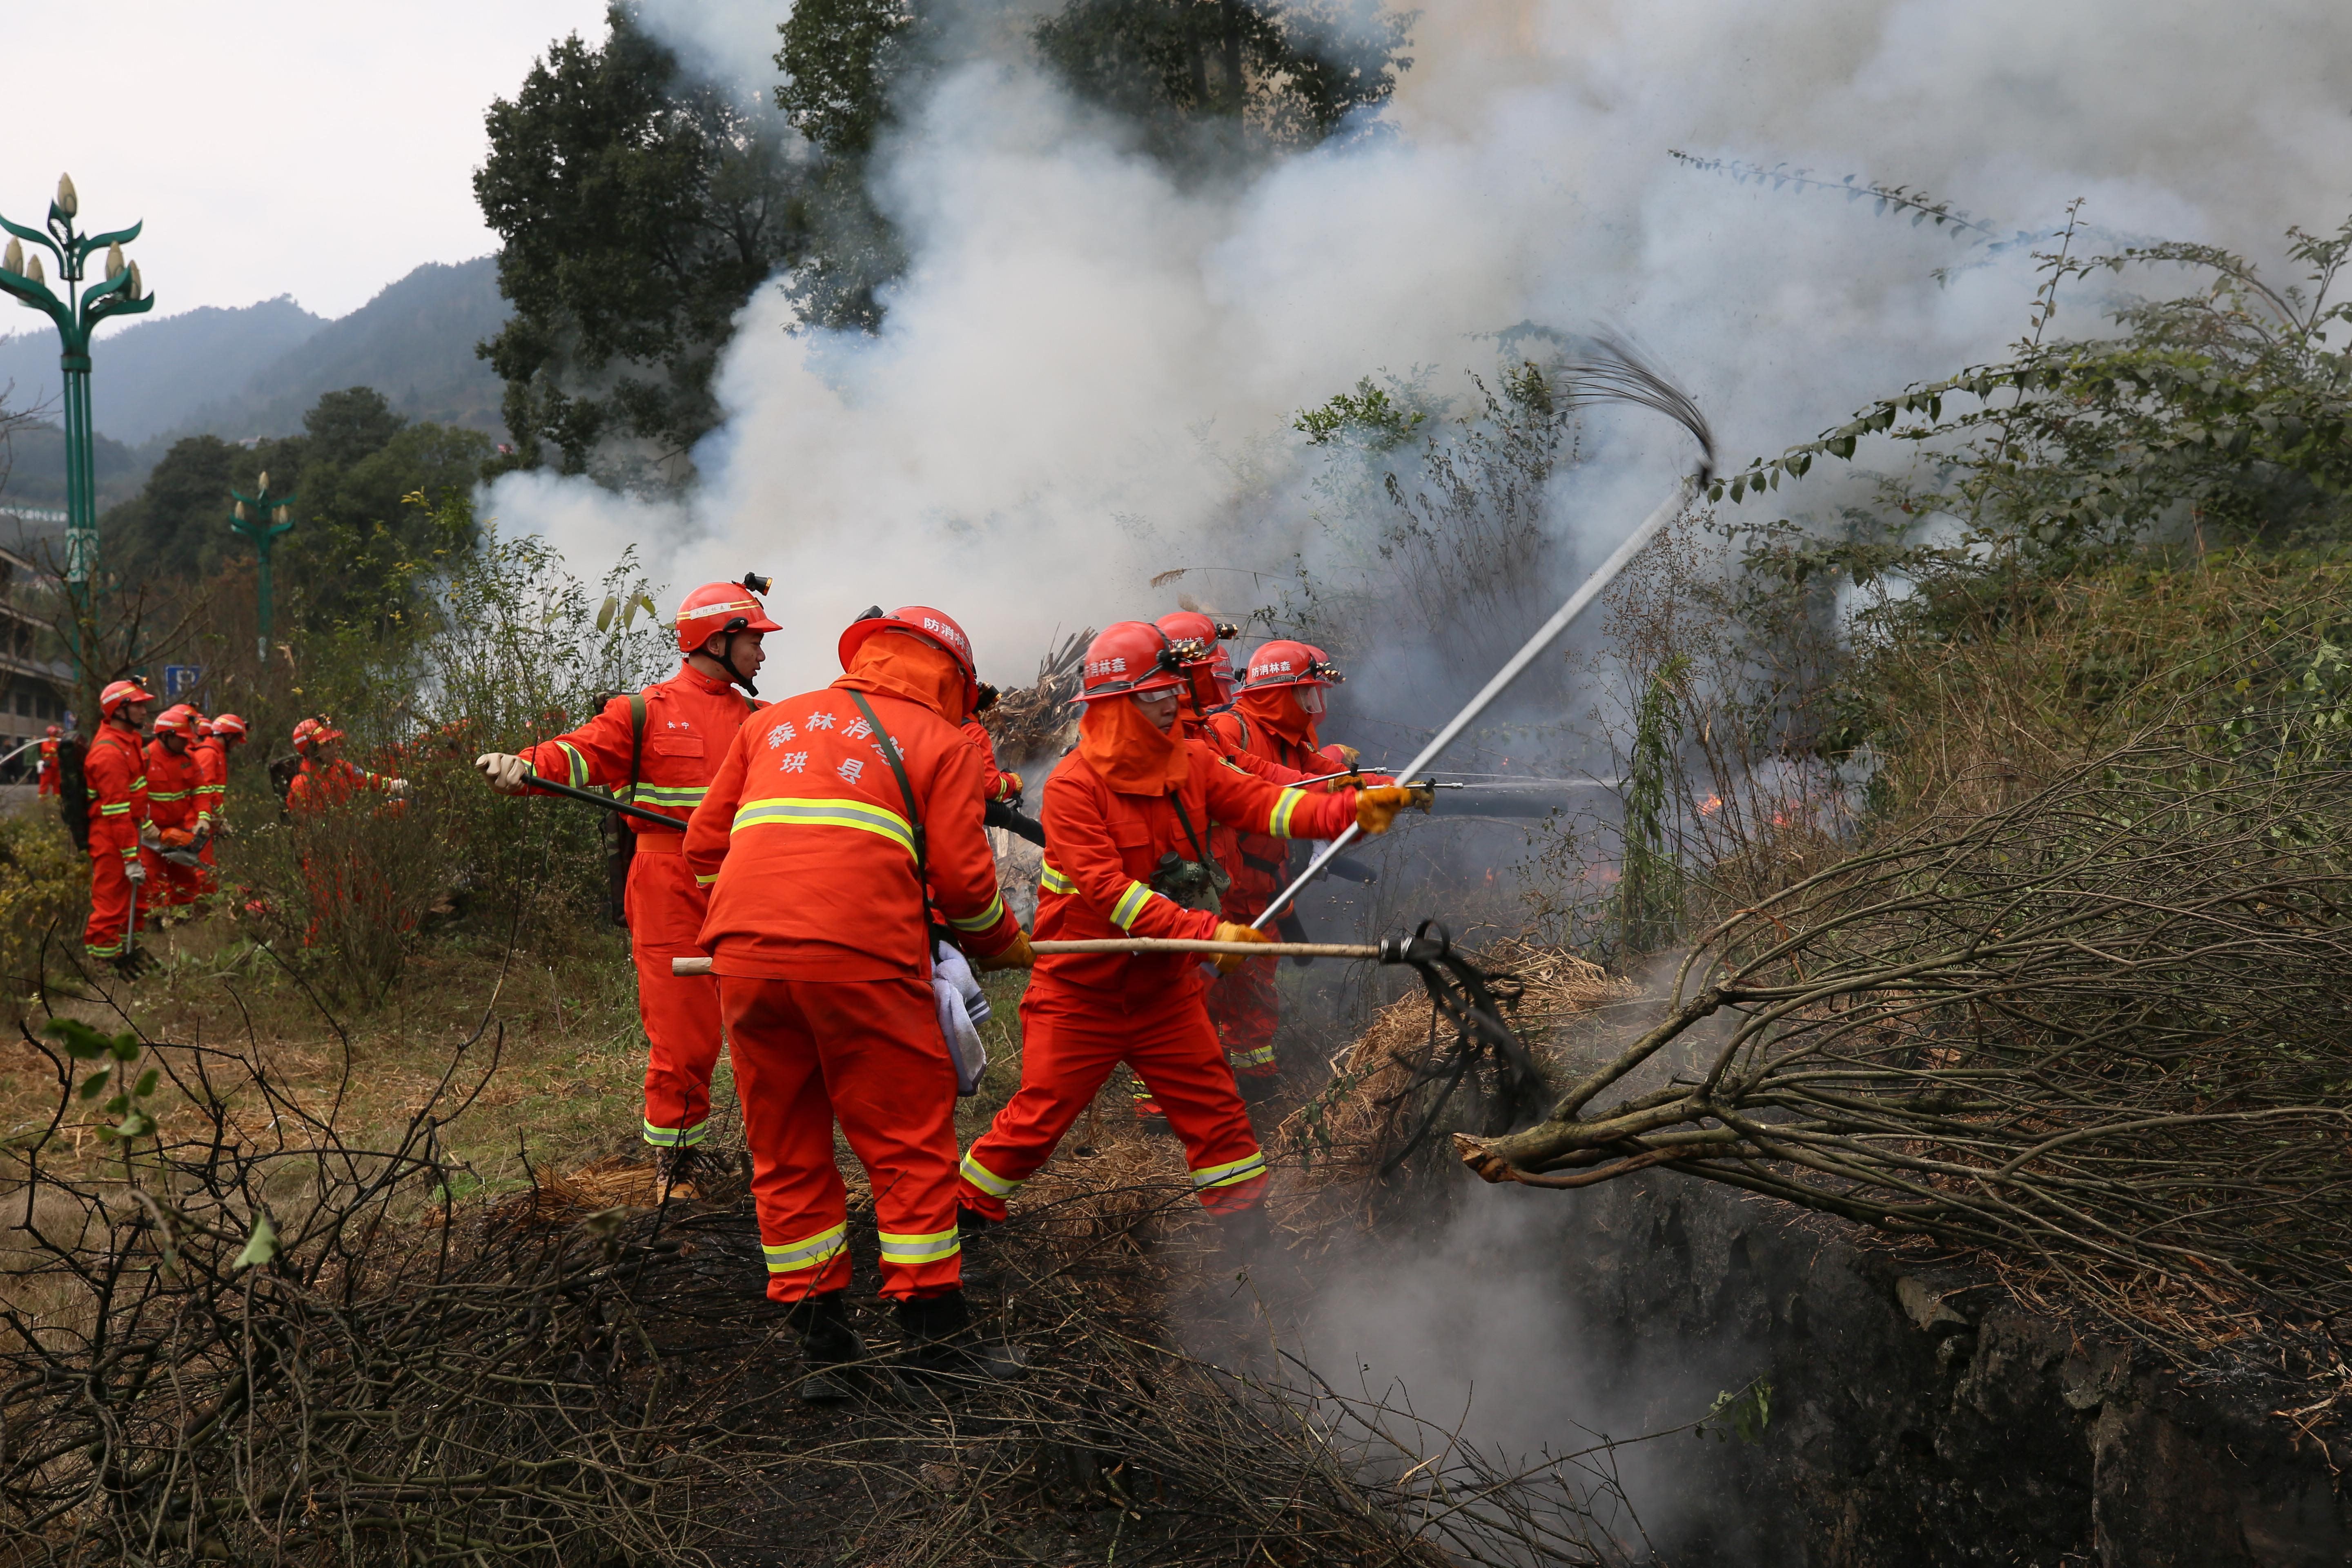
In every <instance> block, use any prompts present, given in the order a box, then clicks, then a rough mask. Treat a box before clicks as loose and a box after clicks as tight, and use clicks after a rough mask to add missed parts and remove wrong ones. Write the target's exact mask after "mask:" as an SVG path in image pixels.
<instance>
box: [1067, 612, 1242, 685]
mask: <svg viewBox="0 0 2352 1568" xmlns="http://www.w3.org/2000/svg"><path fill="white" fill-rule="evenodd" d="M1207 663H1208V656H1207V655H1206V654H1205V653H1203V652H1202V648H1201V646H1200V645H1199V644H1198V643H1189V642H1186V643H1180V642H1174V641H1171V640H1170V638H1169V636H1168V634H1167V633H1166V632H1163V631H1161V630H1160V628H1159V627H1158V626H1153V625H1152V624H1151V623H1150V621H1118V622H1115V623H1113V624H1112V625H1110V626H1105V627H1104V628H1103V629H1102V630H1101V632H1099V633H1098V634H1097V636H1096V637H1095V640H1094V641H1092V642H1090V643H1088V644H1087V663H1086V672H1085V679H1086V686H1085V689H1083V690H1081V691H1080V692H1079V693H1078V695H1077V696H1076V698H1074V699H1072V700H1073V701H1077V702H1098V701H1100V700H1102V699H1104V698H1106V697H1135V696H1140V695H1141V694H1143V693H1145V692H1148V691H1177V690H1185V689H1190V687H1191V685H1192V681H1191V679H1190V677H1189V676H1188V674H1187V673H1186V672H1187V671H1188V670H1189V669H1190V668H1192V667H1193V666H1196V665H1198V666H1201V667H1203V668H1205V667H1206V665H1207Z"/></svg>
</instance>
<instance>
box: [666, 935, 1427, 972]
mask: <svg viewBox="0 0 2352 1568" xmlns="http://www.w3.org/2000/svg"><path fill="white" fill-rule="evenodd" d="M1029 950H1030V951H1031V952H1035V953H1038V954H1040V955H1044V954H1047V953H1055V952H1197V953H1200V954H1202V956H1203V957H1208V958H1214V957H1216V956H1217V955H1218V954H1220V953H1227V952H1230V953H1234V954H1237V955H1239V956H1240V957H1243V958H1366V959H1377V958H1378V957H1380V955H1381V950H1380V949H1379V947H1377V946H1375V945H1374V944H1372V943H1370V942H1205V941H1203V942H1195V941H1192V939H1190V938H1185V937H1158V936H1113V937H1098V938H1095V939H1093V940H1091V941H1087V942H1031V943H1030V944H1029ZM669 972H670V973H672V974H708V973H710V960H709V959H707V958H673V959H671V960H670V961H669Z"/></svg>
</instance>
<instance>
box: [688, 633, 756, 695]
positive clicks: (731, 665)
mask: <svg viewBox="0 0 2352 1568" xmlns="http://www.w3.org/2000/svg"><path fill="white" fill-rule="evenodd" d="M725 635H726V637H727V652H726V654H725V655H724V656H723V657H722V656H720V655H718V654H711V653H706V654H704V655H703V656H702V657H703V658H707V659H709V661H710V662H711V663H713V664H715V665H717V666H718V667H719V668H721V669H723V670H725V671H726V672H727V679H730V680H731V681H733V682H734V683H735V684H736V685H738V686H740V687H741V688H742V689H744V690H745V691H747V692H749V693H751V695H752V696H754V697H757V696H758V695H760V689H759V687H758V686H756V685H755V684H753V683H752V680H751V677H750V676H748V675H746V674H744V673H743V672H742V671H741V670H740V669H738V668H735V634H734V633H733V632H729V633H727V634H725Z"/></svg>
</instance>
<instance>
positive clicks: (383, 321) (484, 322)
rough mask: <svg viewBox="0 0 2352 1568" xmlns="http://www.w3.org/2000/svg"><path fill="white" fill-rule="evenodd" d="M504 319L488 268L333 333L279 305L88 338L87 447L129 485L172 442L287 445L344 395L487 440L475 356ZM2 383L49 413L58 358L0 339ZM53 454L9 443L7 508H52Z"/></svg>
mask: <svg viewBox="0 0 2352 1568" xmlns="http://www.w3.org/2000/svg"><path fill="white" fill-rule="evenodd" d="M507 313H508V308H507V304H506V302H505V301H504V300H501V299H499V292H498V271H497V263H496V262H495V261H494V260H493V259H492V258H488V257H480V258H476V259H475V260H472V261H463V262H459V263H457V264H456V265H455V266H445V265H442V264H440V263H437V262H428V263H426V264H425V266H423V267H419V268H416V269H415V271H414V272H411V273H409V274H408V275H407V276H406V277H404V278H403V279H400V280H399V281H397V282H395V283H393V284H391V285H389V286H388V287H386V288H385V289H383V292H381V293H379V294H378V295H376V297H375V298H374V299H373V300H369V301H368V302H367V303H366V304H364V305H362V306H361V307H360V308H359V309H358V310H354V311H352V313H351V314H350V315H348V316H344V317H342V318H341V319H340V320H338V321H325V320H322V319H321V318H320V317H317V316H314V315H312V314H310V312H309V311H308V310H303V309H302V308H301V307H300V306H299V305H297V304H295V303H294V302H293V301H292V300H285V299H279V300H264V301H263V302H261V303H260V304H257V305H247V306H246V307H244V308H243V309H241V310H215V309H211V308H205V309H202V310H189V311H187V312H185V313H184V314H181V315H177V316H167V317H165V318H164V319H163V320H162V321H152V322H150V321H141V322H137V323H135V324H133V325H131V326H128V327H125V328H123V329H122V330H121V331H114V332H109V333H107V334H105V335H103V336H101V337H100V339H99V342H98V346H97V353H96V356H95V357H96V360H97V365H96V369H95V370H94V371H93V373H92V374H91V377H90V405H91V408H92V410H93V412H94V414H95V416H96V423H97V426H98V430H99V434H100V436H102V437H108V438H110V439H112V440H115V441H120V442H121V443H122V444H123V445H124V446H126V447H131V448H133V449H134V451H135V461H134V463H133V468H134V470H135V472H143V471H144V470H145V469H146V468H148V467H150V466H152V464H153V462H154V461H155V459H156V458H158V457H160V456H161V455H162V453H163V449H164V448H165V447H168V446H169V445H170V444H171V440H172V438H173V437H180V436H188V435H200V434H201V435H212V436H219V437H225V438H226V439H228V440H231V441H244V440H248V439H250V438H252V437H257V436H261V437H273V436H290V435H292V434H294V433H295V432H296V431H299V429H300V428H301V427H302V416H303V414H304V412H305V411H307V410H308V409H309V408H310V406H311V405H314V404H316V403H317V402H318V401H319V398H320V396H321V395H323V394H325V393H328V392H331V391H335V390H337V389H338V388H341V387H347V386H373V387H375V388H376V389H377V390H379V391H381V392H382V393H383V395H384V396H385V398H386V399H388V400H389V401H390V403H391V405H392V406H393V408H394V410H395V411H396V412H398V413H399V414H400V415H402V416H404V417H405V418H409V419H429V420H432V421H435V422H436V423H438V424H444V425H463V426H469V427H471V428H473V429H477V430H481V431H485V432H487V433H489V434H491V435H492V436H493V437H497V436H499V431H500V426H499V413H498V408H499V391H500V388H499V379H498V377H497V376H496V374H493V373H492V372H491V370H490V369H489V367H488V365H487V364H485V363H482V361H480V360H479V359H477V358H476V357H475V355H474V345H475V344H476V343H478V342H481V341H482V340H484V339H486V338H490V337H494V336H496V335H497V333H498V331H499V327H500V326H501V325H502V324H503V323H504V322H505V321H506V318H507ZM25 320H26V321H28V322H29V321H33V318H32V317H30V316H27V317H26V318H25ZM12 383H13V384H14V390H13V391H12V392H10V393H9V394H8V395H7V401H8V403H9V404H10V405H13V406H16V407H20V408H22V407H28V406H29V407H36V408H37V407H40V406H42V405H50V406H51V407H52V409H54V405H55V403H56V399H57V396H58V351H57V340H56V336H55V334H54V333H52V332H50V331H48V330H47V328H46V327H42V328H41V329H40V330H38V331H18V332H17V333H16V335H15V336H13V337H9V338H5V339H0V388H5V387H8V386H9V385H10V384H12ZM54 445H55V443H54V442H53V441H52V442H48V443H43V442H40V441H37V440H24V439H20V440H19V441H18V443H17V451H16V471H15V473H14V474H13V476H12V477H11V478H10V479H9V481H8V494H9V496H10V497H11V498H13V499H16V500H23V501H25V502H26V503H27V504H32V505H56V504H59V502H58V501H57V500H49V499H46V498H47V495H48V491H49V490H50V489H55V490H56V492H57V494H58V496H60V497H61V496H62V495H63V493H64V492H63V485H64V475H63V471H62V469H59V470H58V471H57V472H56V473H55V474H51V473H50V472H49V469H50V468H52V466H53V464H52V463H51V462H50V461H47V460H45V459H44V452H45V450H46V448H47V447H53V446H54ZM142 447H144V448H146V449H145V450H136V449H138V448H142ZM100 466H101V468H103V467H105V466H106V465H105V464H104V463H103V462H101V465H100Z"/></svg>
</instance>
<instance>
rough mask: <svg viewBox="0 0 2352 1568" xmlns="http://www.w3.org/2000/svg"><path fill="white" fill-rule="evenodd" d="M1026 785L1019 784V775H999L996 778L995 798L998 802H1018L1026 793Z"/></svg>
mask: <svg viewBox="0 0 2352 1568" xmlns="http://www.w3.org/2000/svg"><path fill="white" fill-rule="evenodd" d="M1028 788H1029V786H1028V785H1026V784H1023V783H1022V782H1021V775H1020V774H1019V773H1003V774H1001V775H999V777H998V778H997V781H996V798H997V799H999V800H1019V799H1020V798H1021V797H1022V795H1025V794H1026V793H1028Z"/></svg>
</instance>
